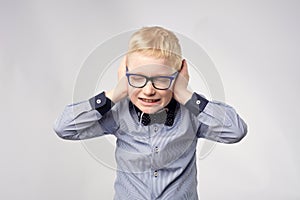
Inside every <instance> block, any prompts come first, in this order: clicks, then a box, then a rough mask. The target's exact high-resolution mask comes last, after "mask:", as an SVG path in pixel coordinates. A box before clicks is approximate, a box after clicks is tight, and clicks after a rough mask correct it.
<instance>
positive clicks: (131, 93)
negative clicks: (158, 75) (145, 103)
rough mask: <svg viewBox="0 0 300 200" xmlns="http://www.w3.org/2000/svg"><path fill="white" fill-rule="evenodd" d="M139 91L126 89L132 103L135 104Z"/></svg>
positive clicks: (130, 88)
mask: <svg viewBox="0 0 300 200" xmlns="http://www.w3.org/2000/svg"><path fill="white" fill-rule="evenodd" d="M138 93H139V89H136V88H132V87H129V88H128V96H129V98H130V100H131V101H132V102H136V100H137V97H138Z"/></svg>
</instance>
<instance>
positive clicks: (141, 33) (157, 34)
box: [128, 26, 182, 70]
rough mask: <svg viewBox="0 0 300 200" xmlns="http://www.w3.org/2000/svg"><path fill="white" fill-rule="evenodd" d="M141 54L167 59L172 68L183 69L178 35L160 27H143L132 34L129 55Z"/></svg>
mask: <svg viewBox="0 0 300 200" xmlns="http://www.w3.org/2000/svg"><path fill="white" fill-rule="evenodd" d="M135 52H138V53H141V54H142V55H145V56H151V57H154V58H158V59H161V58H163V59H166V60H167V62H168V63H169V64H170V65H171V67H173V68H175V69H176V70H179V69H180V68H181V63H182V56H181V47H180V44H179V40H178V38H177V37H176V35H175V34H174V33H173V32H171V31H169V30H167V29H165V28H162V27H159V26H152V27H143V28H141V29H139V30H138V31H136V32H135V33H133V34H132V36H131V38H130V41H129V48H128V55H130V54H132V53H135Z"/></svg>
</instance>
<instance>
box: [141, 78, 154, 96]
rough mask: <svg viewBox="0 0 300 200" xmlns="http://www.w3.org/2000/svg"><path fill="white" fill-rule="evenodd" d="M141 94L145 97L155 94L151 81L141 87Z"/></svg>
mask: <svg viewBox="0 0 300 200" xmlns="http://www.w3.org/2000/svg"><path fill="white" fill-rule="evenodd" d="M143 93H144V94H145V95H147V96H153V95H154V94H155V88H154V87H153V85H152V82H151V81H148V83H147V84H146V85H145V86H144V87H143Z"/></svg>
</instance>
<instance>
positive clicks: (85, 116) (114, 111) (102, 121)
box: [53, 57, 127, 140]
mask: <svg viewBox="0 0 300 200" xmlns="http://www.w3.org/2000/svg"><path fill="white" fill-rule="evenodd" d="M125 66H126V57H124V58H123V60H122V62H121V65H120V67H119V70H118V77H119V82H118V84H117V86H116V87H115V88H114V89H113V90H111V91H109V92H107V93H104V92H102V93H100V94H98V95H97V96H95V97H92V98H90V99H89V100H87V101H83V102H79V103H75V104H71V105H67V106H66V107H65V109H64V111H63V113H62V114H61V115H60V116H59V117H58V118H57V120H56V121H55V123H54V127H53V128H54V131H55V132H56V133H57V135H58V136H59V137H61V138H63V139H68V140H83V139H88V138H93V137H98V136H102V135H105V134H113V133H115V131H116V130H117V129H118V128H119V124H118V122H119V120H118V107H117V105H115V103H117V102H118V101H120V100H122V99H123V98H125V97H126V96H127V79H126V78H125Z"/></svg>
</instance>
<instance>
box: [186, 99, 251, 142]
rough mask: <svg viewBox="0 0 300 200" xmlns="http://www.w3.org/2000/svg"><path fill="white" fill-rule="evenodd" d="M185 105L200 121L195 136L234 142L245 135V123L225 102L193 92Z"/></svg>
mask: <svg viewBox="0 0 300 200" xmlns="http://www.w3.org/2000/svg"><path fill="white" fill-rule="evenodd" d="M185 107H186V108H187V109H188V110H189V111H190V112H191V113H192V114H193V115H194V116H195V117H196V120H197V121H198V122H200V124H199V128H198V131H197V137H199V138H206V139H209V140H213V141H217V142H221V143H236V142H239V141H240V140H241V139H242V138H244V137H245V135H246V133H247V125H246V123H245V122H244V121H243V119H242V118H241V117H240V116H239V115H238V114H237V113H236V111H235V109H234V108H233V107H231V106H229V105H227V104H225V103H222V102H217V101H208V100H206V99H205V98H204V97H203V96H201V95H199V94H197V93H194V94H193V96H192V97H191V99H190V100H188V102H187V103H186V104H185Z"/></svg>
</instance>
